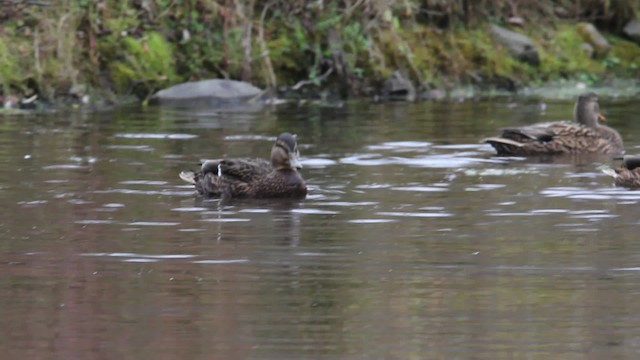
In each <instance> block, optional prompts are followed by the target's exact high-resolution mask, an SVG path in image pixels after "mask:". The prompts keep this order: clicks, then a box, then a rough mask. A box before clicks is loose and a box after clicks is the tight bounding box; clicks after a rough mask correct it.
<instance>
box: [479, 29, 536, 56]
mask: <svg viewBox="0 0 640 360" xmlns="http://www.w3.org/2000/svg"><path fill="white" fill-rule="evenodd" d="M489 31H490V32H491V33H492V34H493V36H494V38H495V39H496V40H497V41H498V42H499V43H500V44H502V45H503V46H504V47H506V48H507V50H509V53H510V54H511V56H513V57H514V58H516V59H518V60H520V61H524V62H528V63H530V64H532V65H538V64H539V63H540V55H538V49H536V46H535V44H534V43H533V41H531V39H529V38H528V37H527V36H525V35H522V34H520V33H517V32H515V31H511V30H508V29H505V28H503V27H500V26H498V25H494V24H491V25H489Z"/></svg>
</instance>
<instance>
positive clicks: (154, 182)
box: [118, 180, 167, 185]
mask: <svg viewBox="0 0 640 360" xmlns="http://www.w3.org/2000/svg"><path fill="white" fill-rule="evenodd" d="M118 184H123V185H166V184H167V182H166V181H159V180H125V181H120V182H118Z"/></svg>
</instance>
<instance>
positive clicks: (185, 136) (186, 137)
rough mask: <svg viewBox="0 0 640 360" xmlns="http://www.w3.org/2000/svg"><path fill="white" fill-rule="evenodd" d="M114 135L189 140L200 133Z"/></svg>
mask: <svg viewBox="0 0 640 360" xmlns="http://www.w3.org/2000/svg"><path fill="white" fill-rule="evenodd" d="M114 137H117V138H125V139H172V140H189V139H195V138H197V137H198V135H192V134H166V133H157V134H156V133H119V134H115V135H114Z"/></svg>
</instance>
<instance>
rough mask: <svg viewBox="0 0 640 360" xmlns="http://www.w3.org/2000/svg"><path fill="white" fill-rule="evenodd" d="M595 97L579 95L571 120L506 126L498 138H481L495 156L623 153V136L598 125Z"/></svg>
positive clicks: (597, 106)
mask: <svg viewBox="0 0 640 360" xmlns="http://www.w3.org/2000/svg"><path fill="white" fill-rule="evenodd" d="M604 119H605V118H604V116H602V115H601V114H600V107H599V105H598V96H597V95H596V94H595V93H592V92H589V93H585V94H582V95H580V96H578V100H577V101H576V105H575V107H574V109H573V120H574V122H570V121H556V122H545V123H539V124H534V125H529V126H523V127H513V128H506V129H503V130H502V135H501V136H500V137H492V138H488V139H484V142H486V143H489V144H491V146H493V147H494V148H495V149H496V151H497V152H498V155H506V156H509V155H515V156H532V155H561V154H589V153H591V154H604V155H613V156H619V155H621V154H622V153H623V152H624V148H623V144H622V137H620V134H618V132H617V131H615V130H614V129H612V128H610V127H608V126H604V125H600V124H599V123H598V120H603V121H604Z"/></svg>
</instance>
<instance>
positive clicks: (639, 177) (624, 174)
mask: <svg viewBox="0 0 640 360" xmlns="http://www.w3.org/2000/svg"><path fill="white" fill-rule="evenodd" d="M602 172H603V173H605V174H607V175H609V176H612V177H613V181H614V182H615V184H616V186H622V187H626V188H640V156H625V158H624V161H623V163H622V166H620V167H619V168H617V169H612V168H605V169H602Z"/></svg>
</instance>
